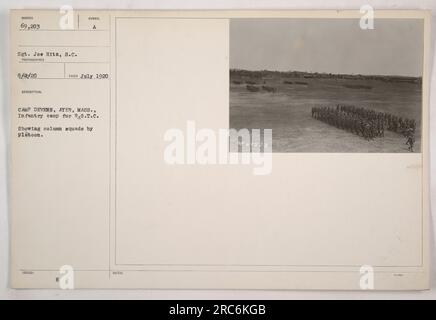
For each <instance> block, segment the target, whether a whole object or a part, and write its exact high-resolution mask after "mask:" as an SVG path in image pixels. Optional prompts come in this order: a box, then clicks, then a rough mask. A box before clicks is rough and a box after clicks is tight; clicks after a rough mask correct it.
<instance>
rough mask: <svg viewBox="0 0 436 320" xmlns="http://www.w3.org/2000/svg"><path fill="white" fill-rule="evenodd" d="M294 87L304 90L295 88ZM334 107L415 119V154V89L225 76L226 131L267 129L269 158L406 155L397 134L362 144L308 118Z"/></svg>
mask: <svg viewBox="0 0 436 320" xmlns="http://www.w3.org/2000/svg"><path fill="white" fill-rule="evenodd" d="M233 81H235V82H241V83H233ZM245 81H250V82H256V86H259V87H261V86H262V85H264V86H270V87H274V88H276V89H277V92H274V93H273V92H266V91H264V90H260V91H259V92H250V91H248V90H247V89H246V83H245ZM284 81H287V82H293V83H292V84H289V83H284ZM296 81H298V82H305V83H307V84H297V83H295V82H296ZM336 104H348V105H355V106H359V107H365V108H371V109H374V110H378V111H386V112H389V113H392V114H394V115H398V116H401V117H406V118H409V119H415V120H416V122H417V132H416V135H415V138H416V143H415V147H414V149H415V150H414V151H415V152H420V149H421V85H420V84H415V83H407V82H405V83H403V82H385V81H381V80H367V79H363V80H350V79H293V78H284V77H283V76H275V77H274V76H272V77H268V78H266V79H258V78H256V79H249V78H247V77H245V78H242V77H235V76H231V79H230V128H235V129H241V128H248V129H272V132H273V151H274V152H409V151H408V150H407V145H406V144H405V142H406V139H405V138H404V137H403V136H402V135H400V134H396V133H393V132H389V131H385V137H384V138H376V139H375V140H372V141H366V140H365V139H363V138H362V137H359V136H357V135H354V134H351V133H349V132H346V131H344V130H341V129H337V128H335V127H332V126H329V125H328V124H325V123H323V122H321V121H318V120H315V119H313V118H312V117H311V108H312V107H314V106H321V105H322V106H326V105H327V106H335V105H336Z"/></svg>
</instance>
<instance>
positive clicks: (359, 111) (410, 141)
mask: <svg viewBox="0 0 436 320" xmlns="http://www.w3.org/2000/svg"><path fill="white" fill-rule="evenodd" d="M312 117H313V118H315V119H317V120H320V121H322V122H325V123H327V124H329V125H332V126H334V127H337V128H339V129H343V130H345V131H348V132H351V133H353V134H356V135H359V136H361V137H363V138H365V139H366V140H368V141H369V140H373V139H375V138H377V137H384V134H385V130H389V131H393V132H396V133H399V134H402V135H403V136H404V137H406V144H407V145H408V149H409V151H411V152H413V145H414V143H415V130H416V121H415V120H412V119H406V118H402V117H398V116H395V115H392V114H390V113H388V112H380V111H376V110H372V109H367V108H363V107H355V106H352V105H336V107H324V106H323V107H314V108H312Z"/></svg>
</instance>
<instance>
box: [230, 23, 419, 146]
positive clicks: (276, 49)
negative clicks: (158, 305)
mask: <svg viewBox="0 0 436 320" xmlns="http://www.w3.org/2000/svg"><path fill="white" fill-rule="evenodd" d="M423 39H424V38H423V22H422V21H421V20H415V19H375V20H374V23H373V29H371V28H368V29H365V28H361V25H360V23H359V19H268V18H265V19H231V21H230V112H229V118H230V119H229V126H230V128H231V129H236V130H241V129H248V130H253V129H261V130H262V129H271V130H272V152H276V153H290V152H331V153H335V152H338V153H340V152H355V153H367V152H368V153H369V152H374V153H411V152H416V153H419V152H421V122H422V121H421V118H422V68H423Z"/></svg>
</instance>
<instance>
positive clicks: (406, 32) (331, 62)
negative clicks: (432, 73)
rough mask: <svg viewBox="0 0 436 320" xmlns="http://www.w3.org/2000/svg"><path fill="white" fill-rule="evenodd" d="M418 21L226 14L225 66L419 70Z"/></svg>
mask: <svg viewBox="0 0 436 320" xmlns="http://www.w3.org/2000/svg"><path fill="white" fill-rule="evenodd" d="M423 30H424V25H423V21H422V20H416V19H376V20H375V21H374V29H373V30H370V29H368V30H362V29H361V28H360V26H359V20H358V19H279V20H277V19H232V20H231V21H230V68H232V69H236V68H237V69H247V70H278V71H290V70H292V71H307V72H327V73H330V72H331V73H343V74H367V75H369V74H372V75H399V76H415V77H416V76H418V77H420V76H421V75H422V68H423V66H422V64H423V45H424V40H423V39H424V36H423V32H424V31H423Z"/></svg>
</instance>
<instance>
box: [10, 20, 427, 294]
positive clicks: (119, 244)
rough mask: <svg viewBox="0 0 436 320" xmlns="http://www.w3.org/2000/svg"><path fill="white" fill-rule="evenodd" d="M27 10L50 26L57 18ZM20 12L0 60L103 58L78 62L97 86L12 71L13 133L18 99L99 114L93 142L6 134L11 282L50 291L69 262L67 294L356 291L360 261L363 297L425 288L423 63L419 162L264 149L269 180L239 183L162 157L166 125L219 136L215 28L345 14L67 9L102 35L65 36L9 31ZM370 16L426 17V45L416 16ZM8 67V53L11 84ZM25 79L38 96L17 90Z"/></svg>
mask: <svg viewBox="0 0 436 320" xmlns="http://www.w3.org/2000/svg"><path fill="white" fill-rule="evenodd" d="M26 14H30V15H37V16H38V19H40V21H41V22H42V23H43V24H44V27H45V28H55V27H56V23H57V20H56V17H57V16H58V12H48V11H38V12H36V11H29V12H27V13H26ZM22 15H23V12H22V11H13V12H12V13H11V42H12V52H15V51H16V49H17V47H18V46H19V45H22V44H23V43H25V42H26V41H28V42H29V41H33V43H42V44H43V45H53V43H62V41H66V42H64V44H65V43H68V44H72V43H73V44H75V45H91V44H96V43H98V44H100V45H101V46H102V47H108V48H109V49H108V50H109V54H108V55H107V56H105V54H104V52H103V53H101V52H100V53H99V54H97V55H96V56H92V54H89V55H88V56H91V57H92V58H102V57H105V58H108V59H105V60H109V61H101V62H105V63H107V66H106V67H102V66H98V67H97V66H95V67H94V66H92V68H107V69H108V70H109V73H110V75H111V80H110V81H109V80H108V81H93V82H92V85H90V83H89V82H85V81H81V80H78V81H73V80H63V81H61V80H45V81H43V80H29V81H20V80H18V79H16V78H15V77H12V105H11V106H12V111H13V113H12V119H13V126H12V130H13V133H12V137H15V134H14V130H15V128H16V126H17V125H19V124H20V125H21V124H26V123H25V122H24V123H22V121H23V120H20V119H17V117H16V113H15V111H14V110H15V109H14V108H15V107H16V106H18V105H23V104H35V105H46V104H50V105H51V104H54V105H62V104H69V105H81V104H88V105H89V104H90V105H93V106H94V107H95V108H96V109H97V110H98V112H99V114H100V118H99V119H98V120H96V121H95V122H93V124H94V126H95V132H94V134H92V135H79V136H65V135H62V136H50V137H48V138H44V139H43V140H40V141H34V140H33V141H32V140H27V141H25V140H18V139H16V138H13V146H12V198H11V202H12V265H11V273H12V275H11V282H12V285H13V286H14V287H17V288H38V287H44V288H45V287H48V288H56V287H57V286H58V284H57V282H56V277H57V276H59V271H58V270H59V267H60V266H62V265H66V264H68V265H71V266H73V267H74V269H75V271H76V272H75V282H76V287H78V288H100V287H101V288H109V287H114V288H259V289H266V288H272V289H284V288H286V289H359V279H360V274H359V268H360V266H362V265H372V266H373V267H374V268H375V271H376V274H375V279H376V282H375V283H376V287H375V288H376V289H385V290H386V289H425V288H428V286H429V279H428V278H429V255H428V218H429V217H428V214H429V211H428V210H429V208H428V180H427V178H428V71H427V70H428V69H427V66H428V56H427V55H426V56H425V59H424V61H425V68H424V77H423V79H424V87H423V97H424V101H423V119H424V121H423V124H424V125H423V144H422V150H423V152H422V153H421V154H334V153H331V154H327V153H323V154H314V153H312V154H303V153H295V154H292V153H288V154H279V153H275V154H274V155H273V171H272V174H271V175H267V176H254V175H252V167H250V166H246V165H233V166H232V165H228V166H224V165H217V166H201V165H191V166H188V165H185V166H183V165H182V166H169V165H168V164H166V163H165V162H164V161H163V150H164V148H165V146H166V145H167V144H166V143H165V141H164V140H163V136H164V133H165V131H166V130H167V129H169V128H179V129H182V130H185V127H186V121H188V120H195V121H196V123H197V126H198V127H199V128H202V127H204V128H213V129H218V128H227V127H228V107H229V106H228V88H229V84H228V66H229V56H228V44H229V38H228V37H229V32H228V28H229V20H228V19H229V18H231V17H247V18H248V17H266V16H268V17H289V18H292V17H308V18H315V17H324V18H326V17H331V18H345V17H348V18H350V17H358V12H339V13H338V12H314V11H312V12H297V11H294V12H292V11H288V12H283V11H282V12H272V11H270V12H243V11H241V12H128V11H123V12H118V11H116V12H115V11H112V12H108V11H96V12H86V11H82V12H76V13H75V15H76V16H75V17H77V15H80V16H81V17H82V18H83V17H86V16H101V17H102V19H101V21H102V31H101V32H94V31H89V30H87V29H86V27H85V26H83V25H82V28H84V31H83V32H81V36H80V37H77V36H76V35H75V34H74V32H71V34H67V35H65V31H50V32H49V31H41V32H38V33H27V32H19V31H17V29H16V28H14V26H16V25H17V23H19V21H20V17H21V16H22ZM377 16H379V17H384V18H397V17H401V18H406V19H407V18H421V19H425V34H426V38H425V40H426V41H425V46H426V47H425V48H424V52H427V50H428V46H429V41H428V32H429V16H428V14H426V13H425V12H412V11H409V12H387V11H386V12H380V11H379V12H378V13H377ZM82 21H83V19H82ZM85 21H86V19H85ZM104 26H106V28H104ZM62 32H63V33H62ZM52 33H54V34H58V33H59V37H57V36H56V35H55V36H53V35H52ZM60 33H62V34H60ZM96 33H97V34H96ZM49 34H50V36H49ZM47 41H53V42H52V43H47ZM99 50H100V49H99ZM75 67H76V68H77V66H75ZM20 68H22V65H21V64H19V63H18V61H17V59H13V60H12V75H14V74H15V73H16V72H17V71H19V70H20ZM36 68H37V67H36ZM55 68H56V67H54V69H46V68H43V69H42V70H41V72H45V71H47V70H48V71H50V72H51V73H56V72H59V70H56V69H55ZM72 68H74V67H72ZM98 70H101V69H98ZM48 71H47V72H48ZM61 71H62V70H61ZM30 81H34V82H32V83H31V82H30ZM65 82H68V84H65ZM29 85H31V86H36V87H38V88H41V89H42V90H43V92H44V94H42V95H40V96H38V97H35V96H32V97H30V98H29V97H25V96H23V95H19V94H18V92H19V91H21V90H22V89H23V88H28V87H29Z"/></svg>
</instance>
